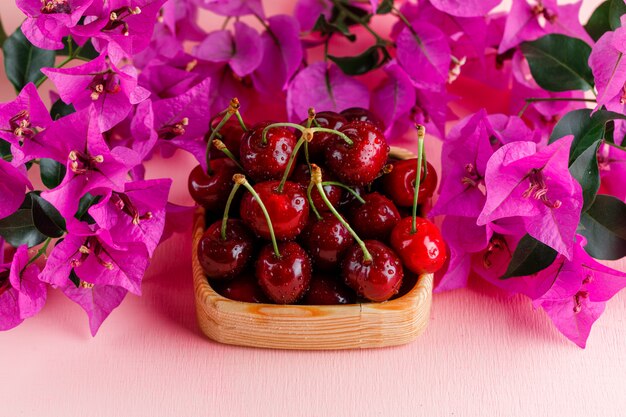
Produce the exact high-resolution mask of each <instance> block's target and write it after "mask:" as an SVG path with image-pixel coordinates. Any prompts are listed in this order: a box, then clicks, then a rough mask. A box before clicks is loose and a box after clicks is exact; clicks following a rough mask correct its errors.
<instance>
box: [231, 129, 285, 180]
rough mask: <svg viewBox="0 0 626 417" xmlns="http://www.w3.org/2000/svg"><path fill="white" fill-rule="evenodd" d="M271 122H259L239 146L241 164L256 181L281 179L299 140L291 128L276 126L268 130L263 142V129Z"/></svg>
mask: <svg viewBox="0 0 626 417" xmlns="http://www.w3.org/2000/svg"><path fill="white" fill-rule="evenodd" d="M270 124H272V122H263V123H259V124H257V125H255V126H254V127H253V128H251V129H250V130H248V132H246V134H245V135H244V136H243V139H242V140H241V147H240V148H239V156H240V162H241V165H242V166H243V168H244V169H245V170H246V174H247V175H248V176H249V177H250V178H252V179H253V180H254V181H256V182H260V181H267V180H279V179H281V178H282V177H283V173H284V172H285V169H287V164H288V162H289V157H290V156H291V153H292V152H293V149H294V148H295V146H296V142H297V140H296V136H295V135H294V134H293V132H292V131H291V130H289V129H287V128H284V127H274V128H271V129H270V130H268V131H267V135H266V138H267V142H266V143H265V144H263V130H264V129H265V128H266V127H267V126H269V125H270ZM292 169H293V165H292Z"/></svg>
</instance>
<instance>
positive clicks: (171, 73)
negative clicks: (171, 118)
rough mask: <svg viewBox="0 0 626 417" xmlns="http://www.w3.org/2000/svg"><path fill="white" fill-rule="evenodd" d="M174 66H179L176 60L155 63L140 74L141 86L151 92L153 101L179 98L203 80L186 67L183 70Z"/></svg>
mask: <svg viewBox="0 0 626 417" xmlns="http://www.w3.org/2000/svg"><path fill="white" fill-rule="evenodd" d="M174 64H177V63H176V60H174V61H173V63H166V64H163V63H160V62H158V61H155V62H153V63H151V64H149V65H147V66H146V67H145V68H143V70H142V71H141V74H139V85H140V86H142V87H144V88H146V89H147V90H148V91H150V93H151V95H150V97H151V98H152V100H157V99H159V98H172V97H176V96H179V95H181V94H183V93H185V92H187V91H189V90H190V89H191V88H193V86H194V85H196V84H198V82H199V81H201V80H202V79H203V78H201V76H200V75H199V74H197V73H195V72H191V71H187V70H186V69H185V65H182V68H181V67H180V66H177V65H174ZM182 64H186V62H183V63H182Z"/></svg>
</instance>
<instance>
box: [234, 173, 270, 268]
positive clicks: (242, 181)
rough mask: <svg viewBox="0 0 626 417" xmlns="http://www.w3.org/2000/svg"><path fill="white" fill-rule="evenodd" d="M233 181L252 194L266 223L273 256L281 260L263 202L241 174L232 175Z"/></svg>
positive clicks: (268, 215)
mask: <svg viewBox="0 0 626 417" xmlns="http://www.w3.org/2000/svg"><path fill="white" fill-rule="evenodd" d="M233 181H234V182H235V184H239V185H243V186H244V187H246V189H247V190H248V191H249V192H250V194H252V196H253V197H254V199H255V200H256V202H257V203H258V204H259V207H261V211H262V212H263V215H264V216H265V221H267V227H268V229H269V231H270V237H271V238H272V246H273V247H274V255H276V257H277V258H281V257H282V256H281V254H280V251H279V250H278V243H276V235H275V234H274V226H273V225H272V219H270V214H269V213H268V212H267V208H266V207H265V204H263V200H261V196H259V194H258V193H257V192H256V190H255V189H254V188H252V186H251V185H250V183H248V180H246V177H245V176H244V175H242V174H235V175H233Z"/></svg>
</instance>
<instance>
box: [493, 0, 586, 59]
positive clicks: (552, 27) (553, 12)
mask: <svg viewBox="0 0 626 417" xmlns="http://www.w3.org/2000/svg"><path fill="white" fill-rule="evenodd" d="M581 3H582V1H577V2H576V3H572V4H563V5H557V0H513V6H512V7H511V11H510V12H509V13H508V14H507V19H506V26H505V28H504V35H503V37H502V42H501V43H500V47H499V48H498V53H500V54H502V53H504V52H506V51H507V50H508V49H510V48H513V47H515V46H517V45H519V44H520V43H522V42H524V41H532V40H535V39H537V38H540V37H542V36H543V35H547V34H549V33H560V34H563V35H567V36H571V37H574V38H579V39H582V40H584V41H585V42H587V43H589V44H593V41H592V40H591V38H590V37H589V35H588V34H587V32H586V31H585V29H584V28H583V26H582V25H581V24H580V20H579V19H578V13H579V11H580V5H581Z"/></svg>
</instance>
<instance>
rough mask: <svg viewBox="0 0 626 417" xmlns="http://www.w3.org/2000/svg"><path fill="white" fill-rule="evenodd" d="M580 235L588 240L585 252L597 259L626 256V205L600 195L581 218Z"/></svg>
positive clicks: (614, 198)
mask: <svg viewBox="0 0 626 417" xmlns="http://www.w3.org/2000/svg"><path fill="white" fill-rule="evenodd" d="M580 225H581V226H582V227H581V228H580V230H579V232H580V234H581V235H583V236H585V237H586V238H587V246H585V250H586V251H587V253H588V254H589V255H591V256H593V257H594V258H596V259H605V260H616V259H621V258H623V257H624V256H626V204H624V202H623V201H621V200H619V199H618V198H616V197H613V196H609V195H603V194H599V195H597V196H596V201H594V203H593V204H592V205H591V207H589V210H587V212H586V213H583V214H582V216H581V218H580Z"/></svg>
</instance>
